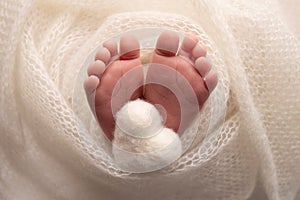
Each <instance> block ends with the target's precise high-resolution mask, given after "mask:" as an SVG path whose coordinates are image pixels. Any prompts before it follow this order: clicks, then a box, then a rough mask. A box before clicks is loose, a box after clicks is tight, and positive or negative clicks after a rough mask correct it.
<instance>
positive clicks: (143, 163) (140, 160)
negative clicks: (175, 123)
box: [112, 100, 182, 173]
mask: <svg viewBox="0 0 300 200" xmlns="http://www.w3.org/2000/svg"><path fill="white" fill-rule="evenodd" d="M116 124H117V126H116V129H115V133H114V140H113V149H112V150H113V154H114V158H115V161H116V163H117V164H118V166H119V167H120V168H121V169H122V170H126V171H130V172H136V173H142V172H149V171H154V170H158V169H161V168H163V167H165V166H167V165H168V164H171V163H172V162H174V161H175V160H176V159H178V158H179V157H180V155H181V153H182V147H181V141H180V139H179V137H178V135H177V134H176V133H175V132H174V131H173V130H171V129H168V128H165V127H164V126H163V125H162V117H161V116H160V114H159V112H158V111H157V109H156V108H155V107H154V106H153V105H152V104H150V103H147V102H145V101H142V100H135V101H131V102H129V103H127V104H126V105H124V106H123V107H122V109H121V110H120V111H119V112H118V113H117V115H116Z"/></svg>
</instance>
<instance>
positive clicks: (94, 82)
mask: <svg viewBox="0 0 300 200" xmlns="http://www.w3.org/2000/svg"><path fill="white" fill-rule="evenodd" d="M98 84H99V79H98V77H96V76H94V75H92V76H89V77H88V78H87V79H86V80H85V81H84V90H85V93H86V95H87V98H88V100H89V101H90V97H91V95H93V93H94V92H95V89H96V88H97V87H98Z"/></svg>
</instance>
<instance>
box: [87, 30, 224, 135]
mask: <svg viewBox="0 0 300 200" xmlns="http://www.w3.org/2000/svg"><path fill="white" fill-rule="evenodd" d="M150 63H153V64H150V65H149V68H148V71H147V74H146V77H144V74H143V70H142V67H141V65H142V62H141V58H140V47H139V41H138V40H137V39H136V38H135V37H134V36H132V35H124V36H123V37H121V39H120V46H119V50H118V47H117V43H116V42H115V41H107V42H105V43H104V44H103V48H100V49H99V50H98V52H97V54H96V56H95V61H94V62H93V63H91V65H90V66H89V67H88V72H87V73H88V78H87V79H86V80H85V83H84V88H85V91H86V95H87V99H88V101H89V104H90V107H91V108H92V109H93V111H94V113H95V115H96V117H97V119H98V122H99V124H100V127H101V129H102V130H103V132H104V133H105V135H106V136H107V137H108V139H110V140H112V139H113V132H114V129H115V119H114V114H115V113H114V112H115V111H117V110H118V109H119V108H121V107H122V106H123V105H124V104H125V103H126V102H127V101H128V100H135V99H138V98H140V99H143V100H145V101H148V102H150V103H152V104H153V105H159V107H158V108H159V110H160V111H162V112H161V113H162V115H164V114H165V116H164V118H165V126H166V127H168V128H171V129H173V130H174V131H175V132H177V131H178V129H179V125H180V122H181V117H182V115H181V112H182V110H181V107H180V105H181V104H180V102H179V101H178V98H177V96H176V94H174V92H173V91H172V90H171V89H170V88H171V87H168V84H172V85H173V86H174V85H175V86H178V88H179V90H180V87H182V85H184V83H182V82H183V81H184V82H188V84H189V85H190V87H191V88H192V90H193V93H194V94H195V98H196V101H197V106H198V108H199V109H201V108H202V106H203V105H204V103H205V102H206V100H207V99H208V97H209V95H210V93H211V92H212V91H213V90H214V88H215V87H216V85H217V82H218V77H217V74H216V73H214V72H212V71H211V64H210V62H209V61H208V59H207V58H206V49H205V47H204V46H202V45H200V44H199V43H198V38H197V37H196V36H194V35H186V36H185V38H184V39H183V42H182V44H181V46H180V47H179V35H178V33H176V32H171V31H165V32H163V33H161V35H160V36H159V38H158V39H157V42H156V48H155V50H154V52H153V56H152V60H151V62H150ZM166 69H168V70H166ZM170 71H171V73H170ZM173 71H174V72H176V73H173ZM176 74H180V76H181V77H183V78H178V77H177V75H176ZM124 76H127V78H124ZM163 78H165V79H166V80H161V79H163ZM162 82H163V84H159V83H162ZM181 91H182V94H184V93H185V88H181ZM128 95H130V96H128ZM186 98H190V97H189V96H187V97H186ZM114 99H116V100H114ZM112 102H114V103H112ZM115 102H116V103H115ZM187 102H188V101H187ZM193 104H194V103H193ZM112 105H116V106H115V107H116V108H112ZM114 109H116V110H115V111H114ZM189 117H191V118H193V117H195V116H194V114H191V115H190V116H189ZM179 134H180V133H179Z"/></svg>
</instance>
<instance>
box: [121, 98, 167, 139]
mask: <svg viewBox="0 0 300 200" xmlns="http://www.w3.org/2000/svg"><path fill="white" fill-rule="evenodd" d="M116 125H117V126H118V128H120V129H121V130H122V131H123V132H124V133H126V134H127V135H130V136H132V137H137V138H149V137H152V136H154V135H155V134H157V133H158V132H159V130H160V129H161V128H162V118H161V116H160V114H159V112H158V111H157V110H156V108H155V107H154V106H153V105H152V104H150V103H147V102H145V101H142V100H139V99H138V100H135V101H130V102H129V103H127V104H125V105H124V106H123V107H122V108H121V110H120V111H119V112H118V113H117V114H116Z"/></svg>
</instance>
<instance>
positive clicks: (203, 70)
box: [195, 57, 211, 77]
mask: <svg viewBox="0 0 300 200" xmlns="http://www.w3.org/2000/svg"><path fill="white" fill-rule="evenodd" d="M195 68H196V69H197V71H198V72H199V74H200V75H201V76H202V77H205V76H206V75H207V74H208V73H209V71H210V70H211V64H210V62H209V60H208V59H207V58H206V57H199V58H198V59H197V60H196V61H195Z"/></svg>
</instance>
